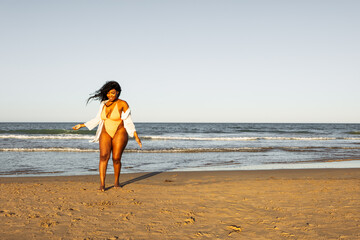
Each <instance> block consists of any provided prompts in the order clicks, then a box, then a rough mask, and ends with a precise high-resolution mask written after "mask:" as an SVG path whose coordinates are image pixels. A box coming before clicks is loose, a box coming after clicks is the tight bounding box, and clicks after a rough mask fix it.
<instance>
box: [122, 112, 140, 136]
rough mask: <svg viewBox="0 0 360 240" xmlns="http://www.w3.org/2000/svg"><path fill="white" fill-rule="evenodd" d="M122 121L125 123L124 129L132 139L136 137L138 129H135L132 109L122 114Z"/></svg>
mask: <svg viewBox="0 0 360 240" xmlns="http://www.w3.org/2000/svg"><path fill="white" fill-rule="evenodd" d="M121 119H122V120H123V121H124V127H125V129H126V132H127V133H128V135H129V136H130V137H134V132H135V131H136V129H135V124H134V122H133V120H132V118H131V111H130V108H128V110H126V112H122V114H121Z"/></svg>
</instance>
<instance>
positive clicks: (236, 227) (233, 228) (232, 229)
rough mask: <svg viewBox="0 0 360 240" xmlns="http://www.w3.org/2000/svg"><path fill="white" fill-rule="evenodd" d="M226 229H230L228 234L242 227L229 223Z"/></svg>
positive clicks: (240, 229)
mask: <svg viewBox="0 0 360 240" xmlns="http://www.w3.org/2000/svg"><path fill="white" fill-rule="evenodd" d="M227 228H228V229H230V230H231V232H229V234H228V235H229V236H230V235H231V234H233V233H239V232H241V231H242V228H241V227H240V226H236V225H230V226H227Z"/></svg>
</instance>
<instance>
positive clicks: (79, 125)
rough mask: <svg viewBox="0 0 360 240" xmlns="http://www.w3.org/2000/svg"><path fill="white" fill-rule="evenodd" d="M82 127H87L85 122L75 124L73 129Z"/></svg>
mask: <svg viewBox="0 0 360 240" xmlns="http://www.w3.org/2000/svg"><path fill="white" fill-rule="evenodd" d="M82 127H85V124H77V125H75V126H73V127H72V129H74V130H79V129H80V128H82Z"/></svg>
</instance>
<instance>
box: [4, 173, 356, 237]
mask: <svg viewBox="0 0 360 240" xmlns="http://www.w3.org/2000/svg"><path fill="white" fill-rule="evenodd" d="M113 179H114V178H113V176H112V174H108V175H107V179H106V184H107V185H106V187H107V190H106V191H105V192H100V191H98V190H97V188H98V187H99V177H98V176H97V175H86V176H51V177H12V178H9V177H5V178H4V177H0V187H1V191H2V194H1V196H0V206H1V207H0V221H1V222H2V223H3V224H1V225H0V234H1V236H2V237H4V238H5V239H19V238H21V237H23V236H25V235H26V236H27V237H28V238H29V239H59V238H60V239H359V238H360V232H359V227H360V216H359V214H358V213H359V212H360V198H359V192H360V184H359V183H360V168H347V169H287V170H253V171H252V170H246V171H201V172H148V173H131V174H122V175H121V177H120V183H121V184H122V185H123V187H122V188H121V189H115V188H113Z"/></svg>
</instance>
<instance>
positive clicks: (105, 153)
mask: <svg viewBox="0 0 360 240" xmlns="http://www.w3.org/2000/svg"><path fill="white" fill-rule="evenodd" d="M99 148H100V157H102V158H109V157H110V154H111V148H112V139H111V137H110V135H109V134H108V133H107V132H106V130H105V127H103V129H102V131H101V134H100V138H99Z"/></svg>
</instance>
